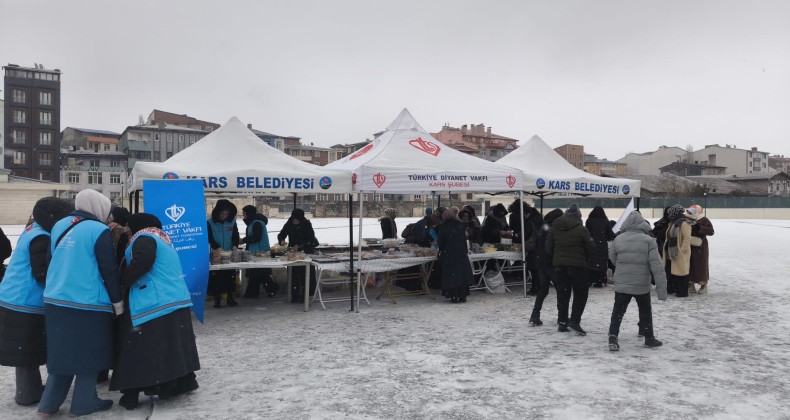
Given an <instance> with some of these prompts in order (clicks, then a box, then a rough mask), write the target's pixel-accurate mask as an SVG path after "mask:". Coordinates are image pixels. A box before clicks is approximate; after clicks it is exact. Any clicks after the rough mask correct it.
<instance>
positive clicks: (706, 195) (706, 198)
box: [702, 191, 708, 217]
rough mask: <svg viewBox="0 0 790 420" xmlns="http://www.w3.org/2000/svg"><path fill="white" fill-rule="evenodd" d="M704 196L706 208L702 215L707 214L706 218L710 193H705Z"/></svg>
mask: <svg viewBox="0 0 790 420" xmlns="http://www.w3.org/2000/svg"><path fill="white" fill-rule="evenodd" d="M702 195H704V196H705V208H703V209H702V213H703V214H705V217H708V192H707V191H705V192H704V193H702Z"/></svg>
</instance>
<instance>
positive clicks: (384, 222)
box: [379, 208, 398, 239]
mask: <svg viewBox="0 0 790 420" xmlns="http://www.w3.org/2000/svg"><path fill="white" fill-rule="evenodd" d="M396 215H397V214H396V212H395V209H393V208H388V209H386V210H384V217H382V218H380V219H379V224H381V238H382V239H393V238H397V237H398V225H397V224H395V216H396Z"/></svg>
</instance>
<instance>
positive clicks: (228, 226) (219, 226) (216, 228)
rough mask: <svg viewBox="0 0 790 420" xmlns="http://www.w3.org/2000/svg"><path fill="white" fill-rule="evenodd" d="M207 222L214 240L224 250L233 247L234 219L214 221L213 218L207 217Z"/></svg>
mask: <svg viewBox="0 0 790 420" xmlns="http://www.w3.org/2000/svg"><path fill="white" fill-rule="evenodd" d="M208 224H209V226H211V234H212V235H213V237H214V242H216V243H218V244H219V246H220V247H221V248H222V249H224V250H225V251H230V250H231V249H233V226H234V225H235V224H236V221H235V220H232V221H230V222H220V223H215V222H214V220H212V219H208Z"/></svg>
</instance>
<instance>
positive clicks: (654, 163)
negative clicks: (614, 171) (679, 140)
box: [617, 146, 689, 175]
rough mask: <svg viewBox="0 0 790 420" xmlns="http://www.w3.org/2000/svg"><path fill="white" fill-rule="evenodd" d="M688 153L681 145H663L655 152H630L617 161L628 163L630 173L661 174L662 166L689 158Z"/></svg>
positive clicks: (627, 167)
mask: <svg viewBox="0 0 790 420" xmlns="http://www.w3.org/2000/svg"><path fill="white" fill-rule="evenodd" d="M688 154H689V153H688V151H686V150H684V149H681V148H680V147H674V146H671V147H669V146H661V147H659V148H658V149H657V150H656V151H653V152H645V153H628V154H627V155H625V157H623V158H622V159H618V160H617V162H620V163H625V164H626V173H628V174H629V175H660V174H661V168H662V167H664V166H667V165H669V164H670V163H673V162H681V161H684V160H687V155H688Z"/></svg>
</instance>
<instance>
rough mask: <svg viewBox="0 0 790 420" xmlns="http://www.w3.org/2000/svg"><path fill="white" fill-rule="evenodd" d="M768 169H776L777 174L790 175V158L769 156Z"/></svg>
mask: <svg viewBox="0 0 790 420" xmlns="http://www.w3.org/2000/svg"><path fill="white" fill-rule="evenodd" d="M768 167H769V168H772V169H775V170H776V171H777V172H785V173H788V174H790V157H785V155H773V156H769V157H768Z"/></svg>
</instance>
